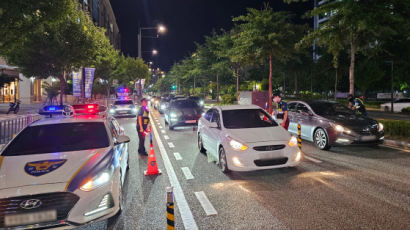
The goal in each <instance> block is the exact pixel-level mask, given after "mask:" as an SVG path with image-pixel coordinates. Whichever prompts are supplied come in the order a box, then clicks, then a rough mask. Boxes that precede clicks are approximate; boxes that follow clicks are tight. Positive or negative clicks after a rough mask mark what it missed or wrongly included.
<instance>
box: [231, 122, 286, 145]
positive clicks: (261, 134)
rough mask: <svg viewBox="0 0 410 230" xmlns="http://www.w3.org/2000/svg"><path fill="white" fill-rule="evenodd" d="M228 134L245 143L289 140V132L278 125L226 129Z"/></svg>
mask: <svg viewBox="0 0 410 230" xmlns="http://www.w3.org/2000/svg"><path fill="white" fill-rule="evenodd" d="M227 133H228V135H230V136H231V137H232V138H235V139H238V140H241V141H243V142H245V143H256V142H268V141H289V139H290V134H289V133H288V132H287V131H286V130H284V129H283V128H282V127H280V126H276V127H264V128H249V129H227Z"/></svg>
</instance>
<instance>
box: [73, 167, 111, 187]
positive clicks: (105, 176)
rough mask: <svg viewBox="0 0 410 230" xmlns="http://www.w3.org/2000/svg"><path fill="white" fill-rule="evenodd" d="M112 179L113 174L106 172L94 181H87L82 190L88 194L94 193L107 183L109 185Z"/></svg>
mask: <svg viewBox="0 0 410 230" xmlns="http://www.w3.org/2000/svg"><path fill="white" fill-rule="evenodd" d="M110 179H111V173H110V172H107V171H104V172H102V173H100V174H98V175H97V176H95V177H94V178H93V179H90V180H88V181H86V182H85V183H84V184H83V185H82V186H81V187H80V189H81V190H83V191H86V192H89V191H92V190H94V189H96V188H98V187H100V186H102V185H104V184H106V183H108V182H109V181H110Z"/></svg>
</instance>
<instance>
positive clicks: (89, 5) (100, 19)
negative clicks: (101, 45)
mask: <svg viewBox="0 0 410 230" xmlns="http://www.w3.org/2000/svg"><path fill="white" fill-rule="evenodd" d="M79 8H80V9H82V10H83V11H84V12H87V14H88V15H89V16H90V18H91V19H92V20H93V22H94V24H95V25H96V26H99V27H103V28H105V30H106V32H105V35H106V36H107V37H108V38H109V39H110V42H111V44H112V45H113V46H114V48H115V49H117V50H120V49H121V35H120V31H119V29H118V25H117V20H116V18H115V15H114V11H113V9H112V7H111V3H110V0H79Z"/></svg>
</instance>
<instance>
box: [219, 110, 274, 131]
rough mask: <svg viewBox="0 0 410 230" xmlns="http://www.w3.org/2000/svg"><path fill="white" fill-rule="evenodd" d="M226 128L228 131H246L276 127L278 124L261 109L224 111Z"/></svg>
mask: <svg viewBox="0 0 410 230" xmlns="http://www.w3.org/2000/svg"><path fill="white" fill-rule="evenodd" d="M222 117H223V122H224V126H225V128H227V129H246V128H263V127H274V126H278V124H277V123H276V122H275V121H274V120H272V119H271V118H270V116H268V115H267V113H266V112H265V111H263V110H261V109H237V110H224V111H222Z"/></svg>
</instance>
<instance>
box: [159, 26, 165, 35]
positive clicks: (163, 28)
mask: <svg viewBox="0 0 410 230" xmlns="http://www.w3.org/2000/svg"><path fill="white" fill-rule="evenodd" d="M166 31H167V28H166V27H165V26H164V25H158V33H160V34H163V33H165V32H166Z"/></svg>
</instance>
